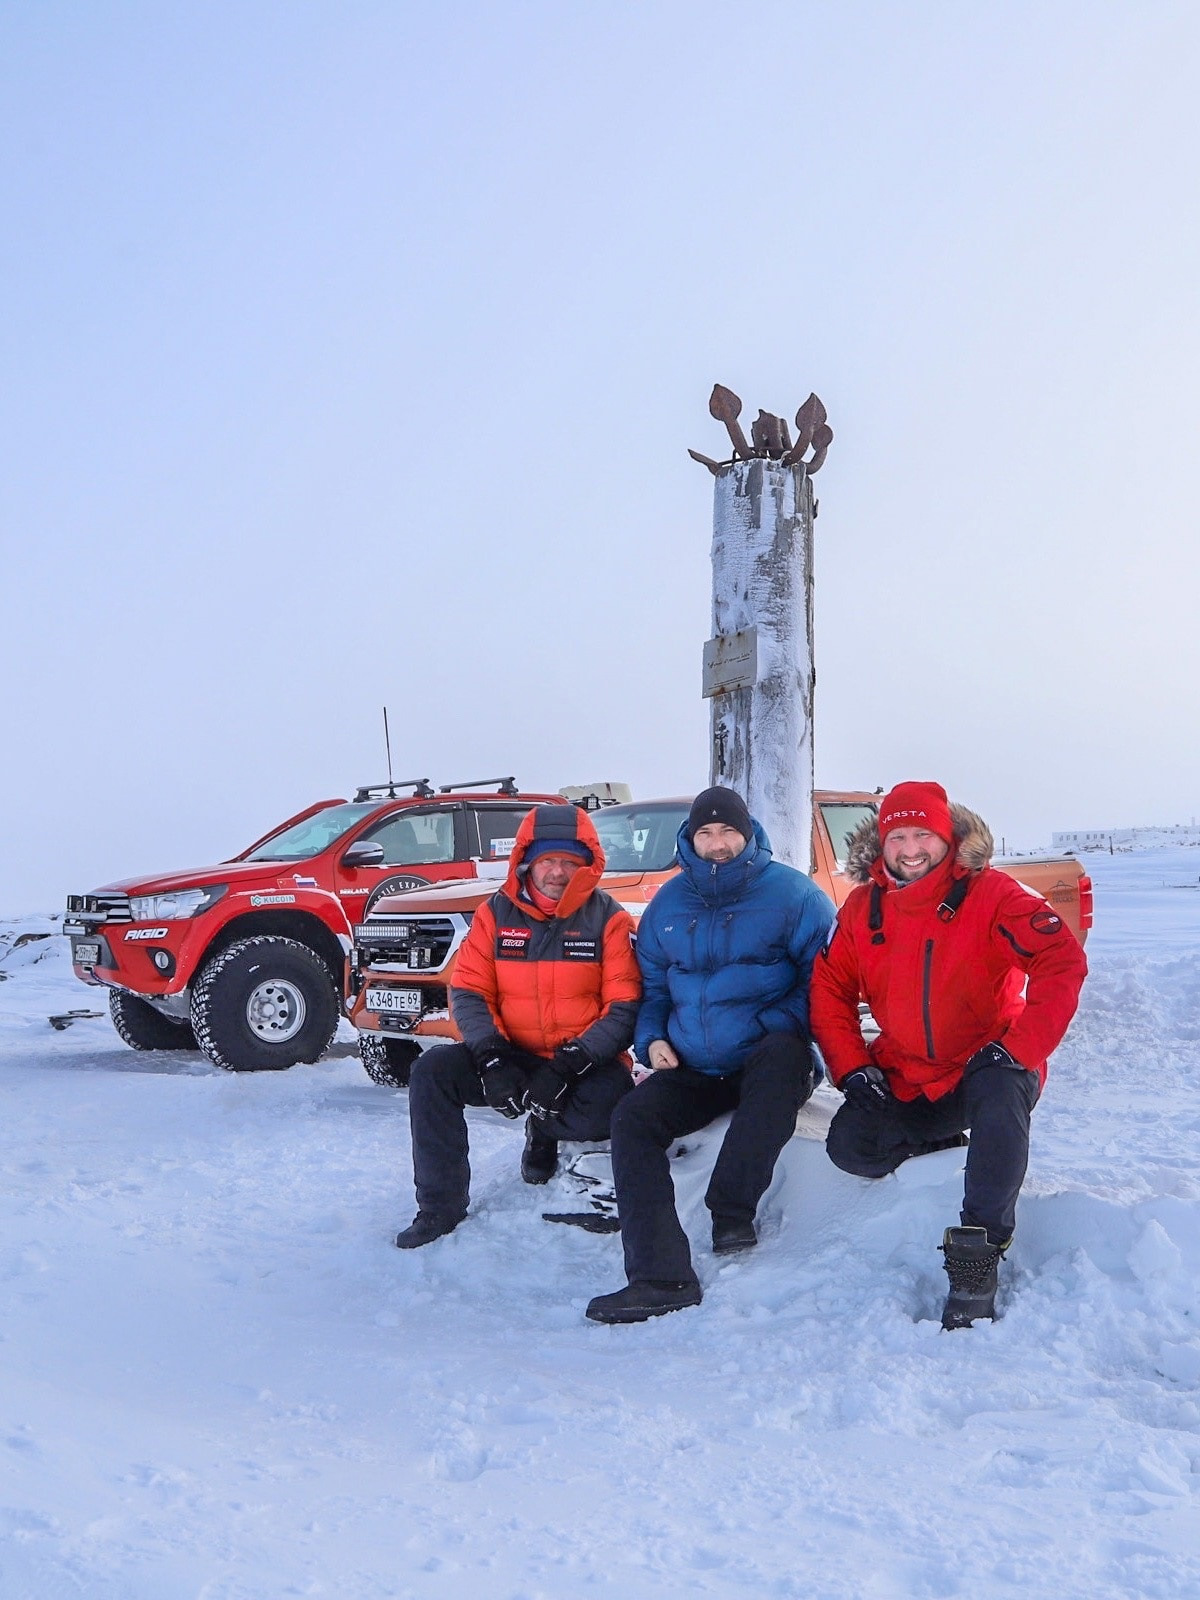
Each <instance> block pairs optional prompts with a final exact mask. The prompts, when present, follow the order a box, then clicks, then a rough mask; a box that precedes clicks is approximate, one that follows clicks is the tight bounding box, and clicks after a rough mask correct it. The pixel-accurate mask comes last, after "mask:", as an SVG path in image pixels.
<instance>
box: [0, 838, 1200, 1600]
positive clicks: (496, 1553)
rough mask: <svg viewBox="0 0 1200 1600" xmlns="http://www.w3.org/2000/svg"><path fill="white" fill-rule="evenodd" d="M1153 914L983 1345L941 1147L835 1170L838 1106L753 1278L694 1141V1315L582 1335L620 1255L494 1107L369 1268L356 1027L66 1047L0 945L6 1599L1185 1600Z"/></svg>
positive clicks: (615, 1240)
mask: <svg viewBox="0 0 1200 1600" xmlns="http://www.w3.org/2000/svg"><path fill="white" fill-rule="evenodd" d="M1118 864H1119V865H1121V866H1125V865H1127V863H1118ZM1151 887H1152V886H1149V885H1147V884H1146V883H1143V886H1142V889H1141V890H1136V888H1135V886H1133V885H1130V895H1129V900H1128V903H1129V904H1130V905H1133V904H1140V905H1143V907H1144V905H1145V904H1147V903H1149V902H1148V901H1146V896H1147V895H1149V894H1150V888H1151ZM1158 892H1159V891H1157V890H1156V891H1155V893H1158ZM1163 893H1164V894H1165V891H1163ZM1098 899H1099V904H1100V905H1101V906H1102V907H1103V906H1104V905H1105V904H1106V901H1105V898H1104V896H1103V895H1101V896H1099V897H1098ZM1108 903H1109V904H1110V905H1111V904H1119V903H1120V901H1119V897H1118V896H1114V897H1113V900H1112V901H1110V902H1108ZM1155 903H1157V902H1155ZM1173 914H1174V913H1172V915H1173ZM1141 915H1142V913H1139V917H1141ZM1141 925H1142V924H1141V922H1140V921H1139V922H1138V923H1137V924H1136V925H1134V924H1131V927H1132V928H1133V932H1132V933H1131V935H1130V937H1129V938H1128V939H1127V940H1125V941H1124V943H1122V941H1121V940H1120V939H1119V938H1118V937H1117V935H1116V932H1115V931H1114V928H1113V924H1112V923H1111V922H1110V925H1109V935H1108V939H1107V942H1105V941H1103V940H1101V941H1098V949H1097V952H1096V956H1095V959H1094V960H1093V976H1092V979H1091V980H1090V982H1089V985H1088V987H1087V989H1086V990H1085V1000H1084V1005H1083V1009H1082V1011H1081V1014H1080V1017H1079V1019H1078V1022H1077V1025H1076V1027H1075V1029H1074V1030H1073V1032H1072V1034H1071V1036H1070V1037H1069V1039H1068V1041H1067V1043H1066V1044H1065V1045H1064V1047H1063V1049H1062V1050H1061V1051H1060V1053H1059V1055H1058V1057H1057V1059H1056V1061H1055V1063H1054V1066H1053V1069H1052V1072H1051V1077H1050V1082H1049V1085H1048V1088H1047V1092H1046V1094H1045V1095H1044V1096H1043V1102H1042V1104H1041V1105H1040V1106H1039V1108H1038V1110H1037V1113H1036V1115H1035V1125H1034V1146H1033V1158H1032V1165H1031V1170H1030V1176H1029V1181H1028V1184H1027V1187H1026V1191H1025V1193H1024V1195H1023V1198H1022V1202H1021V1208H1020V1213H1019V1223H1018V1233H1017V1238H1016V1242H1015V1243H1014V1245H1013V1248H1012V1250H1011V1252H1010V1254H1009V1258H1008V1261H1007V1263H1006V1265H1005V1267H1004V1278H1003V1288H1002V1293H1001V1299H1000V1312H1001V1315H1000V1318H999V1320H998V1321H997V1322H995V1323H994V1324H986V1325H983V1326H979V1327H976V1328H975V1329H973V1330H971V1331H970V1332H969V1333H967V1332H964V1333H953V1334H945V1333H943V1332H942V1331H941V1329H940V1324H939V1312H940V1306H941V1302H942V1298H943V1296H944V1292H945V1276H944V1273H943V1272H942V1269H941V1257H940V1255H939V1254H938V1251H937V1248H936V1247H937V1244H938V1243H939V1241H940V1238H941V1234H942V1230H943V1229H944V1228H945V1226H946V1225H947V1224H950V1223H953V1222H955V1221H956V1220H957V1216H958V1207H959V1203H960V1199H961V1184H962V1172H961V1169H962V1161H963V1152H961V1151H945V1152H940V1153H939V1154H937V1155H934V1156H929V1157H926V1158H924V1159H923V1160H920V1161H915V1162H910V1163H908V1164H907V1165H906V1166H905V1167H903V1168H901V1169H900V1171H899V1172H898V1173H897V1174H896V1175H895V1176H894V1177H892V1178H888V1179H884V1180H881V1181H879V1182H875V1183H872V1182H868V1181H865V1180H860V1179H855V1178H851V1177H848V1176H847V1175H845V1174H843V1173H840V1172H838V1171H836V1170H835V1169H834V1168H833V1167H832V1166H831V1165H830V1163H829V1162H828V1160H827V1159H826V1157H825V1154H824V1149H823V1136H824V1131H825V1128H826V1127H827V1125H828V1121H829V1118H830V1116H831V1115H832V1113H833V1111H834V1109H835V1108H836V1105H837V1103H838V1097H837V1096H836V1094H835V1093H834V1092H833V1091H832V1090H830V1089H828V1088H827V1087H823V1088H821V1089H820V1090H818V1092H817V1094H816V1095H815V1096H814V1098H813V1100H812V1101H811V1102H810V1104H809V1105H808V1106H806V1107H805V1109H804V1111H803V1112H802V1114H801V1119H800V1125H799V1128H798V1135H797V1137H796V1138H795V1139H794V1140H793V1141H792V1142H791V1143H790V1145H789V1146H788V1148H787V1149H786V1151H785V1152H784V1155H783V1157H782V1159H781V1161H780V1164H779V1167H778V1169H777V1172H776V1175H775V1180H774V1182H773V1184H772V1187H771V1189H770V1191H769V1193H768V1195H767V1196H766V1198H765V1200H764V1203H763V1206H762V1209H761V1212H760V1234H761V1243H760V1245H759V1247H758V1249H757V1250H756V1251H754V1252H752V1253H750V1254H748V1255H745V1256H742V1257H738V1258H734V1259H718V1258H714V1257H713V1255H712V1253H711V1248H710V1245H709V1241H708V1216H707V1212H706V1211H705V1209H704V1205H703V1194H704V1188H705V1185H706V1183H707V1178H708V1173H709V1170H710V1167H711V1163H712V1160H713V1155H714V1151H715V1146H716V1143H717V1141H718V1140H719V1139H720V1137H721V1136H722V1134H723V1131H724V1126H725V1124H724V1123H723V1122H721V1123H718V1124H715V1125H714V1126H713V1127H711V1128H709V1129H707V1130H705V1131H704V1132H703V1133H701V1134H700V1135H698V1136H696V1137H694V1138H689V1139H687V1140H685V1141H684V1149H683V1153H682V1154H680V1155H679V1156H678V1157H677V1158H676V1159H675V1161H674V1162H673V1171H674V1174H675V1180H676V1188H677V1194H678V1199H679V1205H680V1210H681V1215H682V1216H683V1218H684V1222H685V1226H686V1227H687V1228H688V1230H689V1233H690V1236H691V1238H692V1241H693V1248H694V1254H695V1260H696V1265H697V1269H698V1271H699V1273H700V1276H701V1279H702V1281H703V1285H704V1303H703V1305H702V1306H701V1307H699V1308H698V1309H696V1310H693V1311H687V1312H683V1313H680V1314H678V1315H676V1316H672V1317H667V1318H663V1319H661V1320H658V1321H655V1322H650V1323H646V1324H644V1325H641V1326H637V1327H631V1328H606V1327H596V1326H594V1325H592V1324H590V1323H588V1322H587V1321H586V1320H585V1319H584V1316H583V1309H584V1307H585V1305H586V1303H587V1300H588V1298H589V1297H590V1296H591V1295H593V1294H595V1293H597V1292H603V1291H605V1290H608V1289H612V1288H616V1287H618V1286H619V1284H620V1283H621V1282H622V1281H623V1276H624V1274H623V1271H622V1266H621V1249H620V1240H619V1237H615V1236H611V1235H609V1236H605V1235H593V1234H589V1233H585V1232H582V1231H581V1230H578V1229H574V1228H568V1227H559V1226H551V1225H549V1224H547V1223H545V1222H543V1221H542V1218H541V1213H542V1212H543V1211H546V1210H567V1209H573V1208H576V1207H577V1206H578V1205H579V1204H580V1195H579V1185H578V1184H577V1183H573V1182H572V1180H571V1179H570V1177H569V1176H568V1175H566V1174H565V1173H564V1174H563V1175H562V1176H560V1177H558V1178H556V1179H555V1180H554V1181H553V1182H552V1183H551V1184H550V1185H548V1186H547V1187H546V1188H544V1189H534V1188H529V1187H528V1186H526V1185H525V1184H523V1183H522V1182H521V1181H520V1177H519V1174H518V1159H519V1153H520V1146H521V1136H520V1126H519V1125H515V1126H514V1125H510V1124H506V1123H503V1122H502V1121H501V1120H500V1119H498V1118H496V1117H494V1116H492V1115H490V1114H489V1113H487V1112H485V1111H480V1112H473V1113H472V1114H471V1117H470V1129H471V1151H472V1165H473V1193H472V1209H471V1215H470V1216H469V1218H468V1219H467V1221H466V1222H465V1223H464V1224H463V1226H462V1227H460V1228H459V1229H458V1230H457V1231H456V1232H455V1233H454V1234H452V1235H450V1236H449V1237H448V1238H446V1239H443V1240H440V1241H438V1243H436V1244H435V1245H432V1246H430V1247H429V1248H427V1249H425V1250H421V1251H417V1252H413V1253H411V1254H409V1253H403V1252H399V1251H397V1250H395V1249H394V1248H393V1247H392V1243H391V1241H392V1238H393V1236H394V1234H395V1231H396V1229H397V1227H399V1226H401V1225H403V1224H404V1223H406V1222H407V1221H408V1220H409V1218H410V1217H411V1215H412V1212H413V1209H414V1207H413V1201H412V1176H411V1165H410V1161H409V1155H408V1127H407V1099H406V1096H405V1094H404V1092H403V1091H396V1090H390V1089H385V1088H380V1087H377V1086H375V1085H373V1084H371V1083H370V1082H369V1081H368V1079H367V1078H366V1076H365V1074H364V1073H363V1072H362V1069H361V1067H360V1066H359V1065H358V1063H357V1061H356V1060H355V1059H353V1058H352V1057H351V1056H349V1055H348V1054H347V1053H346V1052H347V1051H348V1049H349V1046H348V1045H345V1044H343V1045H341V1046H340V1047H338V1048H339V1049H340V1051H341V1052H342V1053H339V1054H334V1055H331V1056H330V1057H328V1058H327V1059H326V1060H325V1061H323V1062H321V1063H319V1064H318V1065H317V1066H315V1067H305V1068H296V1069H293V1070H292V1071H291V1072H288V1073H280V1074H262V1075H258V1074H252V1075H226V1074H223V1073H220V1072H218V1071H216V1070H214V1069H213V1068H212V1067H211V1066H210V1065H209V1063H208V1062H207V1061H205V1060H204V1058H203V1057H201V1056H199V1055H189V1054H176V1053H169V1054H167V1053H163V1054H156V1053H154V1052H148V1053H141V1052H132V1051H130V1050H127V1049H126V1048H125V1047H124V1046H123V1045H122V1044H121V1043H120V1041H119V1040H118V1039H117V1037H116V1035H115V1034H114V1032H113V1030H112V1028H111V1026H110V1024H109V1023H108V1021H107V1019H106V1018H84V1019H81V1020H79V1021H77V1022H75V1023H73V1024H72V1025H71V1026H70V1027H69V1028H67V1029H66V1030H65V1031H63V1032H57V1031H55V1030H54V1029H53V1028H52V1027H51V1026H50V1024H49V1022H48V1017H49V1016H50V1015H51V1014H61V1013H65V1012H67V1011H70V1010H73V1009H78V1008H87V1007H95V1008H96V1009H100V1004H101V1003H102V1000H103V996H102V994H100V992H99V991H96V990H89V989H85V988H83V987H82V986H81V985H79V984H77V983H76V982H75V981H74V979H73V978H72V976H71V971H70V964H69V958H68V953H67V951H66V948H65V941H64V940H63V939H62V938H61V936H60V935H58V934H56V933H55V932H54V924H53V922H52V921H51V919H37V920H34V919H24V920H23V921H22V922H20V923H19V924H5V925H0V972H5V973H6V974H7V977H6V980H5V981H4V982H2V983H0V1130H2V1132H0V1195H2V1200H0V1204H2V1207H3V1211H2V1220H3V1229H2V1232H0V1283H2V1284H3V1287H4V1299H3V1305H4V1312H3V1318H2V1319H0V1364H2V1366H3V1370H4V1378H5V1381H4V1384H3V1386H2V1388H0V1462H2V1463H3V1465H4V1469H5V1470H4V1478H3V1484H4V1489H3V1493H2V1494H0V1594H2V1595H3V1596H5V1600H7V1597H8V1596H10V1595H12V1596H14V1597H21V1600H24V1597H26V1596H28V1597H30V1600H34V1597H36V1600H43V1597H46V1600H53V1597H57V1596H59V1595H63V1596H65V1595H86V1596H87V1597H88V1600H176V1597H178V1600H184V1597H187V1600H194V1597H203V1600H262V1597H264V1596H275V1595H280V1596H283V1595H321V1594H327V1595H337V1596H339V1597H349V1600H360V1597H361V1600H375V1597H384V1596H388V1597H400V1596H407V1597H414V1600H415V1597H419V1600H462V1597H463V1596H466V1595H475V1594H480V1595H487V1596H489V1597H491V1596H496V1597H498V1600H551V1597H553V1600H559V1597H560V1596H563V1595H566V1594H579V1595H586V1596H589V1597H598V1600H618V1597H619V1600H658V1597H667V1596H670V1597H675V1596H679V1595H689V1594H695V1595H698V1596H710V1597H711V1596H746V1597H747V1600H750V1597H753V1600H761V1597H764V1596H767V1597H801V1596H803V1597H804V1600H810V1597H817V1600H834V1597H837V1600H898V1597H913V1600H916V1597H923V1600H924V1597H933V1596H938V1597H941V1596H947V1597H952V1596H957V1595H967V1594H970V1595H972V1596H984V1597H992V1596H996V1597H1003V1596H1010V1595H1011V1596H1013V1597H1014V1600H1016V1597H1017V1596H1021V1597H1022V1600H1026V1597H1030V1596H1032V1597H1041V1596H1054V1597H1055V1600H1073V1597H1079V1600H1083V1597H1087V1600H1095V1597H1103V1600H1107V1597H1113V1600H1115V1597H1118V1596H1120V1597H1126V1596H1130V1595H1137V1596H1143V1595H1145V1596H1158V1597H1166V1600H1184V1597H1187V1600H1191V1597H1193V1596H1195V1595H1197V1594H1200V1532H1198V1529H1200V1519H1198V1518H1197V1515H1196V1510H1197V1508H1196V1504H1195V1501H1196V1495H1197V1489H1198V1487H1200V1337H1198V1335H1200V1308H1198V1306H1197V1288H1196V1286H1197V1284H1198V1283H1200V1190H1198V1189H1197V1185H1196V1179H1195V1152H1196V1149H1197V1147H1198V1146H1197V1133H1198V1132H1200V1125H1198V1113H1197V1109H1196V1095H1195V1084H1196V1082H1197V1081H1198V1077H1200V1073H1198V1069H1200V1039H1198V1038H1197V1029H1196V1024H1195V1016H1196V1002H1197V1000H1200V954H1198V953H1197V949H1198V947H1197V945H1189V944H1187V943H1185V942H1183V941H1182V940H1179V941H1176V942H1175V943H1173V944H1172V943H1170V942H1166V943H1162V942H1160V944H1159V946H1158V947H1157V948H1156V949H1153V950H1151V949H1148V948H1146V947H1144V945H1143V943H1142V935H1141V933H1140V932H1139V931H1138V929H1139V928H1140V927H1141ZM22 932H46V933H48V934H49V935H50V937H48V938H45V939H38V940H27V941H25V942H24V943H21V944H18V943H17V940H18V937H19V935H20V934H21V933H22ZM97 996H99V1001H98V1000H97ZM594 1160H595V1158H589V1161H590V1162H592V1163H593V1164H594Z"/></svg>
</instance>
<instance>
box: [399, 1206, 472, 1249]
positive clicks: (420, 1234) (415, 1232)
mask: <svg viewBox="0 0 1200 1600" xmlns="http://www.w3.org/2000/svg"><path fill="white" fill-rule="evenodd" d="M461 1221H462V1218H461V1217H441V1216H438V1215H437V1213H436V1212H433V1211H418V1212H417V1214H416V1216H415V1217H414V1218H413V1219H412V1221H411V1222H410V1223H409V1225H408V1227H407V1228H405V1229H404V1230H403V1232H401V1233H398V1234H397V1235H396V1249H397V1250H419V1249H420V1248H421V1246H422V1245H423V1244H432V1243H433V1241H434V1240H435V1239H441V1238H443V1237H444V1236H445V1235H446V1234H448V1233H453V1232H454V1230H455V1228H457V1227H458V1225H459V1223H460V1222H461Z"/></svg>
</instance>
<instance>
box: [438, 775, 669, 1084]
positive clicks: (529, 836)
mask: <svg viewBox="0 0 1200 1600" xmlns="http://www.w3.org/2000/svg"><path fill="white" fill-rule="evenodd" d="M535 840H537V841H545V842H551V841H566V840H574V841H577V842H578V843H579V844H582V845H586V847H587V848H588V849H589V850H590V851H591V853H592V860H591V863H590V864H586V865H585V864H584V863H582V862H581V863H580V867H579V870H578V872H576V874H575V876H574V877H573V878H572V879H571V881H570V883H569V884H568V885H567V888H566V890H565V892H564V894H563V897H562V899H561V900H560V901H559V902H558V903H557V905H556V906H555V907H554V911H553V913H552V914H547V913H546V912H544V911H542V910H540V909H539V908H538V907H537V906H536V905H534V903H533V901H532V900H531V899H530V897H529V895H528V893H527V891H526V887H525V876H526V872H527V870H528V869H527V868H526V867H525V855H526V852H527V851H528V849H529V847H530V845H531V844H532V843H533V842H534V841H535ZM603 871H604V851H603V849H602V848H601V846H600V840H599V839H598V838H597V836H596V830H595V828H594V827H593V826H592V820H591V818H590V817H589V816H588V814H587V812H586V811H581V810H580V809H579V808H578V806H568V805H562V806H535V807H534V808H533V810H532V811H530V813H529V814H528V816H527V817H526V818H525V819H524V821H523V822H522V823H521V826H520V827H519V828H518V829H517V838H516V843H515V845H514V846H513V853H512V856H511V857H510V859H509V864H508V877H507V878H506V879H505V883H504V887H503V889H501V890H500V891H499V892H498V893H496V894H494V895H492V897H491V899H490V900H487V901H485V902H484V904H483V905H481V906H480V908H479V910H478V911H477V912H476V913H475V917H474V920H473V921H472V923H471V928H470V931H469V933H468V934H467V937H466V938H465V939H464V940H463V943H462V946H461V948H460V949H459V952H458V962H457V964H456V966H455V968H454V981H453V986H452V988H451V990H450V1005H451V1009H452V1011H453V1015H454V1021H455V1023H456V1025H457V1027H458V1031H459V1032H460V1033H461V1034H462V1037H463V1043H464V1044H466V1045H467V1047H468V1048H469V1049H484V1048H486V1047H487V1045H488V1043H489V1041H494V1040H495V1038H496V1035H497V1034H499V1035H500V1036H501V1037H503V1038H505V1039H508V1040H509V1041H511V1043H513V1044H514V1045H516V1046H517V1047H518V1048H519V1049H521V1050H527V1051H529V1052H531V1053H532V1054H534V1055H539V1056H552V1055H553V1054H554V1052H555V1050H556V1049H557V1048H558V1046H559V1045H560V1044H564V1043H565V1042H566V1041H567V1040H568V1039H578V1040H579V1042H580V1043H581V1044H582V1045H583V1047H584V1049H585V1050H587V1051H588V1053H589V1054H590V1055H592V1056H593V1057H595V1059H596V1060H597V1061H611V1060H614V1059H615V1058H616V1057H618V1056H619V1055H621V1053H622V1052H623V1051H624V1050H626V1049H627V1048H628V1047H629V1044H630V1042H631V1041H632V1039H633V1027H634V1022H635V1021H636V1019H637V1008H638V1001H639V1000H640V998H641V993H642V980H641V976H640V974H639V972H638V964H637V958H636V957H635V956H634V953H633V934H634V922H633V918H632V917H631V916H630V915H629V912H628V911H626V910H625V909H624V908H623V907H622V906H619V905H618V904H617V902H616V901H615V900H614V899H613V898H612V896H611V895H608V894H606V893H605V892H604V890H603V889H601V888H599V887H598V884H599V882H600V874H601V873H602V872H603Z"/></svg>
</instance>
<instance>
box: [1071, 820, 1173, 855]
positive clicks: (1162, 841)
mask: <svg viewBox="0 0 1200 1600" xmlns="http://www.w3.org/2000/svg"><path fill="white" fill-rule="evenodd" d="M1050 838H1051V847H1052V848H1053V849H1055V850H1161V849H1163V848H1164V847H1165V846H1166V845H1173V844H1175V845H1177V844H1185V845H1197V846H1200V827H1198V826H1197V825H1196V823H1194V822H1176V823H1173V824H1171V825H1170V826H1169V827H1165V828H1081V829H1076V830H1075V831H1074V832H1072V833H1054V834H1051V836H1050Z"/></svg>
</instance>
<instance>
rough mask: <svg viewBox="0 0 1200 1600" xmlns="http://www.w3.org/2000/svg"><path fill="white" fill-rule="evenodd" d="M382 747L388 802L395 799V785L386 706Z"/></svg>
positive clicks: (384, 709) (385, 708)
mask: <svg viewBox="0 0 1200 1600" xmlns="http://www.w3.org/2000/svg"><path fill="white" fill-rule="evenodd" d="M383 745H384V749H385V750H386V751H387V767H388V799H389V800H394V799H395V798H396V785H395V784H394V783H393V782H392V739H391V735H390V734H389V733H388V719H387V707H386V706H384V708H383Z"/></svg>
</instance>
